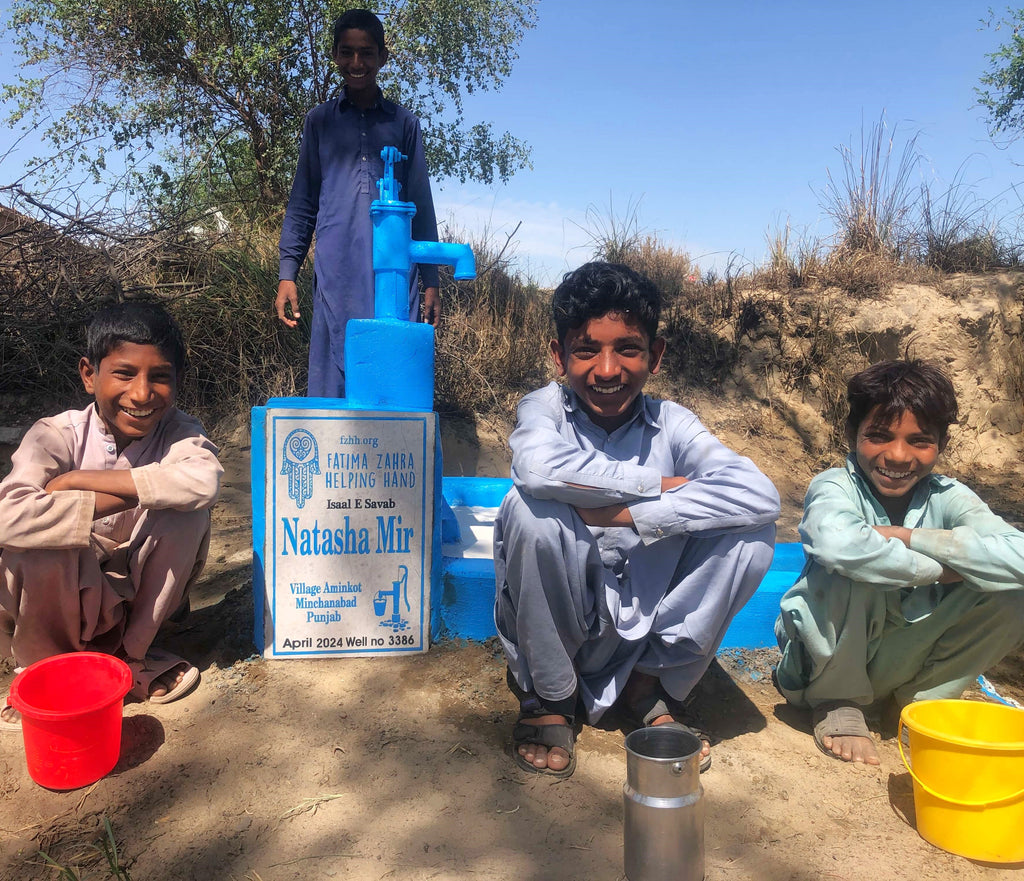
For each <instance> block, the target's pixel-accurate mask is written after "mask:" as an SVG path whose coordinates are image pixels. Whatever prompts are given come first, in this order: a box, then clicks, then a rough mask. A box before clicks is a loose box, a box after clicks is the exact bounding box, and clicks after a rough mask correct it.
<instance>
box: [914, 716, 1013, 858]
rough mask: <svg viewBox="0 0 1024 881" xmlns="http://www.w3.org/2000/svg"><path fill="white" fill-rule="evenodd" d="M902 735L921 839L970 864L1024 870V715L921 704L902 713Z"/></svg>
mask: <svg viewBox="0 0 1024 881" xmlns="http://www.w3.org/2000/svg"><path fill="white" fill-rule="evenodd" d="M904 725H906V727H907V729H908V731H909V732H910V758H911V762H909V763H908V762H907V757H906V755H904V753H903V743H902V733H903V726H904ZM900 734H901V737H900V738H899V740H898V743H899V748H900V755H901V756H902V757H903V764H904V765H906V766H907V770H908V771H910V775H911V777H913V778H914V808H915V811H916V813H917V831H918V833H919V834H920V836H921V837H922V838H923V839H924V840H925V841H928V842H930V843H931V844H934V845H935V846H936V847H941V848H942V849H943V850H948V851H949V852H950V853H955V854H959V855H960V856H963V857H968V858H969V859H972V860H983V861H985V862H991V863H1018V862H1024V710H1018V709H1014V708H1013V707H1006V706H1002V705H1000V704H987V703H980V702H978V701H959V700H943V701H920V702H918V703H913V704H908V705H907V706H906V707H904V708H903V712H902V713H901V714H900Z"/></svg>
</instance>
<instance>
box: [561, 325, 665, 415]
mask: <svg viewBox="0 0 1024 881" xmlns="http://www.w3.org/2000/svg"><path fill="white" fill-rule="evenodd" d="M664 352H665V341H664V340H663V339H661V338H660V337H659V338H658V339H655V340H654V341H653V342H652V341H651V340H650V339H649V338H648V336H647V332H646V331H645V330H644V329H643V327H642V326H641V325H640V323H639V322H638V321H636V320H634V319H632V318H630V316H629V315H624V314H623V313H621V312H608V313H606V314H605V315H602V316H600V317H599V318H591V319H590V320H588V321H586V322H585V323H584V324H583V326H582V327H578V328H575V329H570V330H569V332H568V333H567V334H566V335H565V342H564V343H563V344H562V345H559V343H558V340H552V341H551V357H552V358H554V361H555V366H556V367H557V369H558V375H559V376H565V377H567V378H568V380H569V387H570V388H571V389H572V390H573V391H574V392H576V395H577V396H578V397H579V399H580V401H581V402H582V403H583V407H584V409H585V410H586V411H587V414H588V415H589V416H590V418H591V419H592V420H593V422H594V424H595V425H598V426H600V427H601V428H603V429H604V430H605V431H608V432H611V431H614V430H615V429H616V428H619V427H620V426H622V425H624V424H625V423H626V421H627V420H628V419H629V415H630V410H631V409H632V406H633V401H635V400H636V397H637V395H639V394H640V393H641V392H642V391H643V387H644V383H645V382H647V377H648V376H650V375H651V374H652V373H657V372H658V370H659V368H660V367H661V356H662V355H663V354H664Z"/></svg>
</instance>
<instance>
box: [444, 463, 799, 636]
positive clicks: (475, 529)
mask: <svg viewBox="0 0 1024 881" xmlns="http://www.w3.org/2000/svg"><path fill="white" fill-rule="evenodd" d="M511 488H512V481H511V480H508V479H502V478H497V477H445V478H443V479H442V493H443V494H444V498H445V501H447V502H448V504H449V505H450V506H451V507H452V510H453V511H454V513H455V515H456V517H457V519H458V521H459V532H460V533H461V537H460V541H459V542H458V543H457V544H456V543H452V544H445V545H443V546H442V558H441V572H442V574H441V585H442V589H441V599H440V608H439V609H438V608H437V605H436V604H437V600H436V599H435V600H434V603H435V614H434V634H433V638H434V639H439V638H441V639H453V638H461V639H472V640H480V641H482V640H485V639H488V638H489V637H491V636H494V635H495V629H494V617H493V606H494V561H493V559H492V557H491V551H490V547H489V542H490V535H491V532H492V526H493V518H494V513H495V511H496V509H497V507H498V506H499V505H500V504H501V500H502V498H504V496H505V493H507V492H508V491H509V490H510V489H511ZM447 534H448V532H447V530H446V535H447ZM803 565H804V552H803V548H801V546H800V544H799V543H790V544H777V545H776V546H775V559H774V560H773V561H772V566H771V569H769V570H768V573H767V574H766V575H765V577H764V580H763V581H762V582H761V585H760V587H758V589H757V592H756V593H755V594H754V596H753V597H752V598H751V600H750V602H748V603H747V604H746V605H745V606H744V607H743V608H742V609H741V610H740V612H739V614H738V615H737V616H736V617H735V618H734V619H733V622H732V624H730V625H729V630H728V631H727V632H726V634H725V639H724V640H723V642H722V645H721V648H722V649H735V648H764V647H766V646H774V645H775V644H776V642H775V634H774V631H773V627H774V624H775V618H776V616H777V615H778V614H779V599H780V598H781V597H782V595H783V594H784V593H785V592H786V591H787V590H789V588H790V587H791V586H792V585H793V582H795V581H796V580H797V578H798V577H799V575H800V570H801V569H802V568H803Z"/></svg>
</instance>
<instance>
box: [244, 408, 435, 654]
mask: <svg viewBox="0 0 1024 881" xmlns="http://www.w3.org/2000/svg"><path fill="white" fill-rule="evenodd" d="M260 419H261V421H262V422H263V426H262V428H263V444H262V449H257V444H256V443H254V448H253V462H254V467H253V475H254V480H253V483H254V491H255V484H256V474H257V471H258V467H257V464H256V462H257V457H259V456H262V457H263V458H264V460H265V465H264V468H263V473H264V474H265V478H264V479H265V490H266V493H265V499H264V510H265V516H264V519H263V522H262V523H259V524H256V523H254V533H256V534H257V535H258V534H259V533H260V532H262V548H263V554H262V566H261V567H258V571H259V569H262V580H263V594H264V596H263V609H262V615H260V614H258V615H257V630H258V632H257V641H258V643H261V646H260V647H261V649H262V652H263V655H264V657H267V658H290V657H295V658H299V657H301V658H309V657H331V656H352V657H361V656H371V655H385V654H402V653H415V652H424V651H426V650H427V648H428V642H429V634H430V571H431V550H432V532H433V511H434V444H435V434H434V428H435V426H434V420H435V419H436V416H435V414H433V413H427V412H413V413H401V412H371V411H365V410H334V409H323V410H317V409H289V408H274V407H270V406H268V407H267V408H265V410H264V411H263V413H261V414H260ZM256 427H257V422H256V421H254V429H255V428H256ZM254 438H255V431H254ZM254 496H255V492H254ZM255 506H256V499H255V497H254V514H255V513H256V511H255ZM254 586H255V585H254ZM259 599H260V597H259V596H258V592H257V601H259ZM260 618H262V627H260ZM259 631H262V632H259ZM261 636H262V639H261V638H260V637H261Z"/></svg>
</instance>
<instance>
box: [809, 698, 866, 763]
mask: <svg viewBox="0 0 1024 881" xmlns="http://www.w3.org/2000/svg"><path fill="white" fill-rule="evenodd" d="M814 742H815V743H816V744H817V745H818V749H820V750H821V751H822V752H823V753H825V755H827V756H832V757H833V758H836V759H841V760H842V761H844V762H861V763H862V764H865V765H880V764H881V760H880V759H879V757H878V750H877V749H876V748H875V740H874V738H873V737H872V736H871V732H870V731H869V730H868V726H867V723H866V722H865V721H864V711H863V710H861V708H860V707H858V706H856V705H855V704H829V705H824V706H820V707H816V708H815V710H814Z"/></svg>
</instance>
